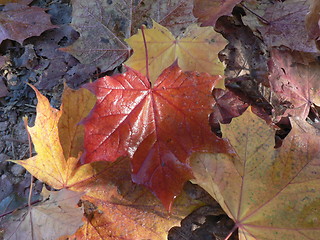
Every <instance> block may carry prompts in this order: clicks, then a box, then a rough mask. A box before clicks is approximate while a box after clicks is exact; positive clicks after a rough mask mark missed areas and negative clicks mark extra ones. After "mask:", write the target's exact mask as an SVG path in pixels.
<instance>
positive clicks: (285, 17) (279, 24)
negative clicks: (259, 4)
mask: <svg viewBox="0 0 320 240" xmlns="http://www.w3.org/2000/svg"><path fill="white" fill-rule="evenodd" d="M309 8H310V0H288V1H284V2H282V1H276V2H275V3H274V5H273V7H270V8H268V9H267V10H266V12H265V14H264V15H263V18H264V19H266V20H267V21H268V24H265V25H264V26H263V27H260V28H258V29H259V31H260V32H261V34H262V36H263V38H264V41H265V43H266V44H267V45H268V46H269V47H272V46H281V45H284V46H286V47H289V48H291V49H292V50H297V51H303V52H317V48H316V45H315V42H314V41H313V40H311V39H310V38H308V31H307V29H306V21H305V19H306V16H307V14H308V12H309Z"/></svg>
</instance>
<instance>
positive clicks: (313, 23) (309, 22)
mask: <svg viewBox="0 0 320 240" xmlns="http://www.w3.org/2000/svg"><path fill="white" fill-rule="evenodd" d="M319 21H320V2H319V1H318V0H312V1H311V6H310V11H309V13H308V15H307V17H306V28H307V30H308V32H309V37H310V38H311V39H317V38H318V37H320V27H319Z"/></svg>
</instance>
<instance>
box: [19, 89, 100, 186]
mask: <svg viewBox="0 0 320 240" xmlns="http://www.w3.org/2000/svg"><path fill="white" fill-rule="evenodd" d="M32 88H33V89H34V91H35V92H36V95H37V98H38V105H37V117H36V121H35V126H34V127H28V131H29V133H30V135H31V138H32V142H33V144H34V147H35V150H36V152H37V155H36V156H34V157H31V158H29V159H27V160H19V161H13V162H15V163H18V164H20V165H22V166H23V167H25V168H26V169H27V170H28V171H29V172H30V173H31V174H32V175H33V176H35V177H36V178H38V179H40V180H41V181H43V182H45V183H47V184H49V185H50V186H51V187H53V188H56V189H61V188H70V187H71V186H72V185H73V184H75V183H77V182H79V181H83V180H84V179H87V178H91V177H93V176H94V175H95V174H96V173H97V171H99V170H98V169H100V168H99V167H102V165H103V164H102V163H96V164H95V165H93V164H86V165H82V166H78V162H79V157H80V155H81V151H82V147H83V146H82V144H83V126H81V125H78V124H77V123H78V122H79V121H80V120H81V119H82V118H83V117H84V116H86V115H87V114H88V112H89V111H90V109H91V108H92V106H93V105H94V102H95V97H94V96H93V95H92V94H91V93H90V92H89V91H87V90H86V89H81V90H78V91H74V90H71V89H69V88H67V87H66V89H65V91H64V95H63V100H62V102H63V103H62V106H61V110H57V109H54V108H52V107H51V106H50V104H49V101H48V99H47V98H46V97H45V96H43V95H42V94H41V93H40V92H39V91H38V90H37V89H36V88H34V87H32ZM100 170H101V169H100Z"/></svg>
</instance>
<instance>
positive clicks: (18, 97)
mask: <svg viewBox="0 0 320 240" xmlns="http://www.w3.org/2000/svg"><path fill="white" fill-rule="evenodd" d="M32 5H36V6H40V7H43V8H46V9H47V12H48V13H49V14H51V16H52V17H51V21H52V23H53V24H55V25H58V26H59V28H55V29H51V30H47V31H45V32H44V33H42V34H41V36H40V37H31V38H28V39H27V40H25V41H24V42H23V45H21V44H19V43H17V42H14V41H10V40H6V41H4V42H3V43H2V44H1V46H0V52H1V54H2V55H3V56H4V57H5V60H6V61H3V65H2V66H1V78H0V223H1V220H2V219H3V218H2V216H5V215H7V214H8V213H10V212H12V211H15V210H16V209H18V208H23V207H26V206H27V203H28V196H29V190H30V181H31V176H30V174H29V173H28V172H26V170H25V169H24V168H23V167H22V166H20V165H17V164H14V163H12V162H8V161H6V160H8V159H13V160H22V159H26V158H28V157H29V143H28V135H27V131H26V129H25V125H24V121H23V117H25V116H27V117H28V119H29V124H30V123H31V124H32V122H34V120H35V116H36V104H37V100H36V97H35V93H34V91H33V90H32V89H31V88H30V87H29V86H28V85H27V84H26V83H31V84H33V85H35V86H36V87H37V88H38V89H39V90H40V91H41V93H42V94H44V95H45V96H46V97H47V98H48V99H49V100H50V103H51V105H52V106H53V107H56V108H59V106H60V98H61V94H62V91H63V84H64V82H66V83H67V84H68V85H69V86H70V87H72V88H75V89H76V88H79V86H81V85H82V84H83V83H85V82H89V81H91V80H95V79H97V78H98V77H101V76H102V75H103V74H104V75H105V74H106V73H101V72H99V69H96V68H94V67H92V66H88V65H84V64H81V63H79V61H78V60H77V59H76V58H74V57H73V56H71V55H70V54H68V53H66V52H62V51H59V50H58V49H59V48H63V47H66V46H68V45H70V44H72V43H73V42H74V41H75V40H76V39H77V38H78V36H79V35H78V33H77V32H76V31H75V30H73V29H72V28H71V27H70V25H69V24H70V23H71V20H72V16H71V12H72V6H71V5H70V3H69V1H68V0H52V1H49V0H36V1H33V2H32ZM242 11H243V9H235V14H234V16H233V17H223V18H222V19H220V22H219V24H217V29H218V30H219V31H220V32H222V33H223V35H224V36H225V38H227V39H228V41H229V44H228V46H227V47H226V49H225V50H223V51H222V52H221V54H220V55H221V59H222V60H225V61H226V63H227V69H226V76H227V77H228V78H229V79H234V78H238V77H243V78H248V79H252V80H250V81H246V83H245V84H247V85H245V86H240V88H239V87H238V88H239V89H243V90H242V91H244V92H242V93H243V94H244V95H246V96H248V97H249V98H251V99H253V101H255V102H260V104H262V105H263V104H265V106H264V108H265V109H268V106H269V105H268V103H267V102H266V101H265V100H263V99H264V97H263V96H262V95H261V86H260V85H259V84H260V83H261V82H263V79H265V78H266V77H267V52H266V47H265V45H264V44H263V43H262V41H261V40H260V39H259V38H258V37H256V36H255V35H254V34H253V32H252V31H251V30H250V29H249V28H248V27H246V26H245V25H244V24H243V23H242V21H241V19H240V17H239V16H240V15H241V13H242ZM244 66H246V67H245V68H246V70H245V72H243V71H244ZM112 73H113V72H112V71H111V72H108V73H107V74H108V75H110V74H112ZM256 79H260V80H259V81H256ZM230 82H232V81H230ZM265 95H267V93H265ZM257 99H262V100H261V101H256V100H257ZM33 154H35V152H33ZM33 183H34V188H33V197H32V202H37V201H39V199H40V192H41V190H42V188H43V187H44V184H43V183H42V182H40V181H38V180H37V179H33ZM186 188H188V189H189V191H190V193H191V192H198V194H200V195H201V194H205V193H204V191H203V192H201V190H199V189H196V188H195V187H194V186H192V185H191V184H190V183H188V184H187V186H186ZM199 191H200V192H201V193H199ZM206 197H207V198H210V197H209V196H208V195H207V196H206ZM208 202H211V204H212V205H211V207H210V205H208V206H206V207H204V208H203V209H200V210H198V211H195V212H194V213H192V214H191V216H189V217H187V218H186V220H185V223H186V222H188V221H189V223H188V224H189V225H190V224H193V223H194V222H197V223H200V225H201V226H202V227H201V229H202V230H203V232H200V231H199V235H198V236H197V238H196V237H195V236H194V235H193V236H191V234H190V233H186V232H184V233H183V231H187V230H186V229H188V228H189V227H185V228H184V229H182V230H181V229H180V230H179V229H176V230H175V231H172V235H171V237H170V238H169V239H172V240H173V239H182V238H181V236H182V235H183V236H185V237H184V238H183V239H190V240H191V239H199V240H210V239H215V237H217V238H216V239H220V237H223V236H226V235H227V234H228V233H229V231H230V230H231V228H232V221H231V220H230V219H228V217H227V216H226V215H225V214H218V215H217V216H213V215H211V216H210V212H215V211H216V210H212V209H216V208H218V206H217V204H216V203H214V200H213V199H211V200H208ZM219 211H222V210H219ZM201 219H202V220H201ZM230 223H231V224H230ZM186 224H187V223H186ZM198 227H199V226H198ZM210 233H211V234H210ZM212 233H213V234H212ZM174 234H176V235H174ZM188 235H189V237H186V236H188ZM234 235H235V237H234V239H236V238H237V237H236V235H237V234H234ZM0 236H1V234H0ZM214 236H215V237H214ZM0 239H1V237H0Z"/></svg>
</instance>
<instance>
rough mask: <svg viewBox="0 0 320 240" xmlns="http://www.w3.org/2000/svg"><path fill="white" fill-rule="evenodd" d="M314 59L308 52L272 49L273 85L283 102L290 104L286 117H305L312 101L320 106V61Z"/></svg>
mask: <svg viewBox="0 0 320 240" xmlns="http://www.w3.org/2000/svg"><path fill="white" fill-rule="evenodd" d="M310 60H311V59H309V56H308V55H306V54H304V53H300V52H292V51H290V50H277V49H273V50H272V51H271V60H270V62H269V69H270V76H269V80H270V85H271V89H272V90H273V91H274V93H275V94H276V95H277V97H278V99H279V101H280V102H281V103H283V104H284V103H286V105H287V106H288V107H287V108H288V109H286V110H285V113H284V115H285V116H286V115H289V116H299V117H301V118H302V119H305V118H306V117H307V116H308V113H309V110H310V106H312V104H316V105H318V106H319V105H320V92H319V87H320V68H319V67H320V64H319V62H318V61H316V60H314V61H312V62H310ZM303 63H306V64H303ZM288 103H289V104H288Z"/></svg>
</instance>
